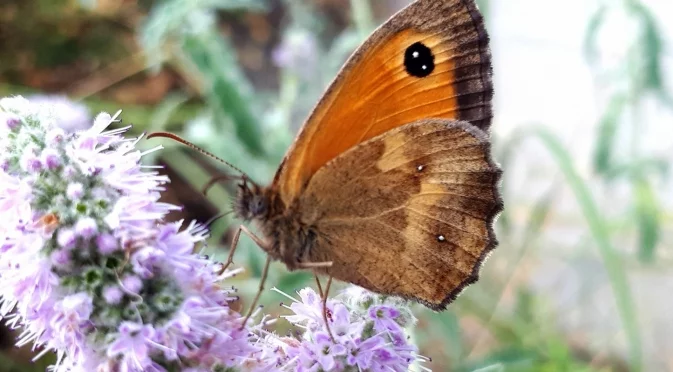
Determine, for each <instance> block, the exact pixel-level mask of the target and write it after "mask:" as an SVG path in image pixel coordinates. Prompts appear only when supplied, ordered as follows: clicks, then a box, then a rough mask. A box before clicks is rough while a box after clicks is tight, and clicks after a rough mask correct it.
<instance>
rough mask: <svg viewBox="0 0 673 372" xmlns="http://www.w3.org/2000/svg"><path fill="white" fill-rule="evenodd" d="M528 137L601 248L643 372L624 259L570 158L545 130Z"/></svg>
mask: <svg viewBox="0 0 673 372" xmlns="http://www.w3.org/2000/svg"><path fill="white" fill-rule="evenodd" d="M527 134H531V135H534V136H536V137H538V138H539V139H540V140H542V142H544V144H545V145H546V147H547V149H549V151H550V152H551V154H552V156H553V157H554V159H555V160H556V162H557V164H558V166H559V168H560V169H561V171H562V173H563V175H564V176H565V178H566V181H567V182H568V184H569V186H570V188H571V189H572V191H573V193H574V194H575V197H576V198H577V201H578V203H579V205H580V208H581V209H582V213H583V214H584V217H585V219H586V221H587V225H588V226H589V230H590V231H591V235H592V236H593V238H594V240H595V241H596V244H597V246H598V251H599V253H600V255H601V258H602V259H603V265H604V266H605V269H606V271H607V273H608V277H609V278H610V284H611V286H612V291H613V292H614V296H615V300H616V302H617V309H618V311H619V314H620V317H621V320H622V325H623V327H624V331H625V332H626V337H627V342H628V345H629V355H630V364H631V370H633V371H640V370H642V358H643V356H642V348H641V337H640V331H639V329H638V320H637V317H636V309H635V305H634V301H633V297H632V294H631V288H630V286H629V283H628V280H627V278H626V274H625V269H624V265H623V263H622V260H621V257H620V256H619V255H618V253H617V251H616V249H615V248H614V247H613V245H612V242H611V241H610V235H609V233H608V231H607V226H606V223H605V221H604V220H603V218H602V217H601V214H600V211H599V209H598V206H597V205H596V202H595V200H594V198H593V196H592V194H591V191H590V190H589V188H588V187H587V184H586V182H585V181H584V180H583V179H582V177H581V176H580V175H579V174H578V173H577V171H576V169H575V167H574V166H573V162H572V158H571V157H570V154H569V153H568V152H567V151H566V150H565V148H564V147H563V145H562V144H561V143H560V142H559V140H558V139H557V138H556V137H555V136H554V135H553V134H552V133H551V132H550V131H548V130H547V129H546V128H543V127H536V128H533V129H532V130H531V131H530V132H529V133H528V132H527Z"/></svg>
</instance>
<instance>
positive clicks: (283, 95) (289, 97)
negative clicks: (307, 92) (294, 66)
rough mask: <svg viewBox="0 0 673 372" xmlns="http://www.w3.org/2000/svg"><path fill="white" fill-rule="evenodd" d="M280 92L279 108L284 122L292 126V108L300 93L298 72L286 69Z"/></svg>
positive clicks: (283, 73)
mask: <svg viewBox="0 0 673 372" xmlns="http://www.w3.org/2000/svg"><path fill="white" fill-rule="evenodd" d="M280 79H281V80H280V92H279V93H278V108H279V110H280V111H281V115H282V122H283V123H287V124H288V125H289V126H290V127H291V126H292V123H290V121H291V120H292V108H293V107H294V105H295V103H296V102H297V97H298V95H299V78H298V77H297V75H296V74H294V73H292V72H290V71H288V70H284V71H283V72H282V74H281V77H280Z"/></svg>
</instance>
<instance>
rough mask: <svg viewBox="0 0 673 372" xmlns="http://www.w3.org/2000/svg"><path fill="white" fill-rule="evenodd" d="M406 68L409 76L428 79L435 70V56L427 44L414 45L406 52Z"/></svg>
mask: <svg viewBox="0 0 673 372" xmlns="http://www.w3.org/2000/svg"><path fill="white" fill-rule="evenodd" d="M404 67H405V68H406V69H407V72H408V73H409V75H412V76H416V77H426V76H428V75H430V74H431V73H432V71H433V70H434V69H435V55H434V54H432V50H430V48H428V47H427V46H425V44H423V43H421V42H417V43H414V44H412V45H411V46H410V47H409V48H407V51H406V52H404Z"/></svg>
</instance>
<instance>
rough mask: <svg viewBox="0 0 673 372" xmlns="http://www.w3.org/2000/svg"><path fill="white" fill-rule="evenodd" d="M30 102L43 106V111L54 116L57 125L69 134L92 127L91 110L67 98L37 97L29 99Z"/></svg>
mask: <svg viewBox="0 0 673 372" xmlns="http://www.w3.org/2000/svg"><path fill="white" fill-rule="evenodd" d="M29 101H30V102H31V103H32V104H36V105H40V106H43V107H42V109H44V110H45V111H48V112H50V113H51V114H52V115H53V116H54V118H55V121H56V125H58V126H59V127H61V128H63V129H65V130H66V131H68V132H75V131H78V130H84V129H87V128H88V127H90V126H91V117H90V114H89V109H87V108H86V106H84V105H82V104H81V103H75V102H73V101H71V100H70V99H68V98H67V97H65V96H56V95H35V96H32V97H29Z"/></svg>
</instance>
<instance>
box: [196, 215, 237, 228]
mask: <svg viewBox="0 0 673 372" xmlns="http://www.w3.org/2000/svg"><path fill="white" fill-rule="evenodd" d="M232 213H234V211H228V212H222V213H220V214H217V215H215V216H213V217H211V218H210V219H209V220H208V221H206V223H204V224H203V225H204V226H206V227H208V228H210V226H211V225H212V224H213V223H215V221H217V220H219V219H220V218H223V217H226V216H228V215H230V214H232Z"/></svg>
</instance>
